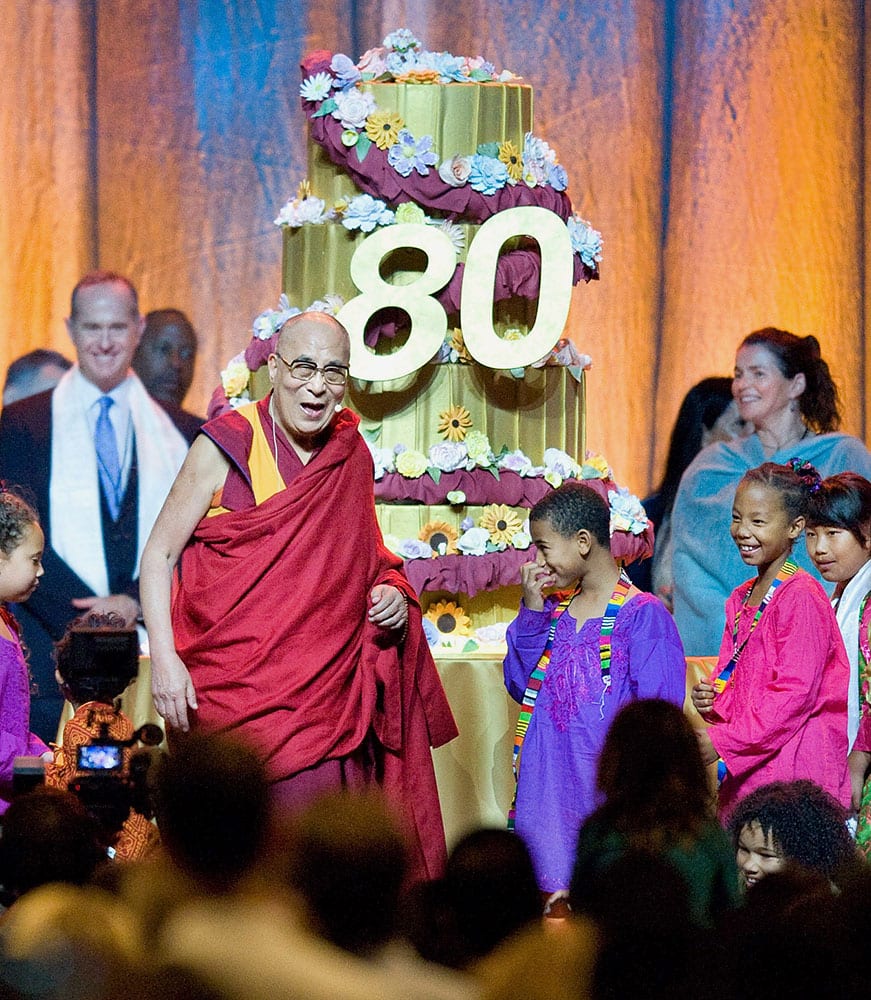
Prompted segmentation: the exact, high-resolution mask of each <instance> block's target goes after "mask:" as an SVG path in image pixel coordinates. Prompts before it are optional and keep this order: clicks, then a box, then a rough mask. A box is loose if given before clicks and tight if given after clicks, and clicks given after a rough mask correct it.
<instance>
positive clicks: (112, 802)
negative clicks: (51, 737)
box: [13, 624, 163, 836]
mask: <svg viewBox="0 0 871 1000" xmlns="http://www.w3.org/2000/svg"><path fill="white" fill-rule="evenodd" d="M57 656H58V670H59V673H60V674H61V677H62V678H63V686H64V689H65V691H66V692H68V697H71V698H72V699H73V700H74V701H76V702H79V703H83V702H87V701H95V702H97V703H101V704H103V705H105V706H106V709H108V711H109V712H110V713H114V712H115V711H117V710H114V709H112V708H111V707H110V706H111V705H112V703H113V702H114V700H115V698H117V697H118V696H119V695H120V694H121V693H122V692H123V691H124V689H125V688H126V687H127V686H128V684H129V683H130V682H131V681H132V680H133V679H134V678H135V677H136V675H137V673H138V670H139V638H138V635H137V632H136V630H135V629H132V628H116V627H107V626H102V625H91V624H84V625H79V624H74V625H73V626H72V627H71V628H70V630H69V632H68V633H67V636H66V638H65V639H64V640H63V642H62V643H61V644H59V646H58V654H57ZM94 712H95V715H96V714H97V713H99V722H97V723H96V725H95V728H97V729H98V732H97V733H96V734H95V735H94V736H93V737H92V738H91V740H90V741H88V742H86V743H83V744H81V745H80V746H78V747H77V750H76V753H77V758H76V762H75V763H76V772H75V775H74V777H73V778H72V780H71V781H70V783H69V785H68V788H69V790H70V791H71V792H73V793H74V794H75V795H77V796H78V798H79V799H80V800H81V802H82V803H83V805H84V806H85V807H86V808H87V809H88V811H89V812H90V813H91V814H92V815H93V816H94V817H95V819H97V821H98V822H99V823H100V825H101V826H102V828H103V829H104V830H105V831H106V833H107V835H110V836H111V835H112V834H114V833H117V831H118V830H119V829H120V828H121V826H122V824H123V823H124V820H125V819H126V818H127V816H128V815H129V813H130V810H131V808H132V809H134V810H135V811H136V812H138V813H141V814H142V815H144V816H146V817H150V816H151V815H152V812H153V810H152V807H151V801H150V794H149V789H148V780H147V778H148V770H149V767H150V764H151V751H150V749H148V748H150V747H155V746H157V745H158V744H160V743H161V742H162V741H163V731H162V730H161V729H160V727H159V726H156V725H154V724H152V723H146V724H145V725H144V726H140V727H139V729H137V730H136V731H135V732H134V733H133V734H132V735H131V736H130V738H129V739H124V740H119V739H114V738H113V737H112V736H111V734H110V729H111V728H112V719H110V720H109V721H106V711H105V710H100V709H99V707H98V706H95V708H94ZM89 728H90V725H89ZM139 744H143V745H144V746H142V747H138V745H139ZM44 779H45V770H44V766H43V762H42V761H41V759H40V758H38V757H37V758H31V757H19V758H16V760H15V765H14V772H13V791H14V792H15V793H16V794H18V793H20V792H21V791H25V790H26V789H27V788H30V787H32V786H33V785H35V784H39V783H41V782H42V781H44Z"/></svg>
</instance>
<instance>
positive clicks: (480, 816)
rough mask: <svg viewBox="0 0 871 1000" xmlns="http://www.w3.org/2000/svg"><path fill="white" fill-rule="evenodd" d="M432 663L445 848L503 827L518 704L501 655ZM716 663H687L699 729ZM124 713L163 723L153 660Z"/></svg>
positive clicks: (143, 665)
mask: <svg viewBox="0 0 871 1000" xmlns="http://www.w3.org/2000/svg"><path fill="white" fill-rule="evenodd" d="M435 662H436V665H437V667H438V671H439V674H440V676H441V679H442V684H443V685H444V688H445V692H446V693H447V696H448V701H449V702H450V704H451V708H452V709H453V712H454V716H455V717H456V720H457V726H458V728H459V730H460V735H459V736H458V737H457V738H456V739H455V740H453V741H452V742H451V743H448V744H447V745H446V746H443V747H439V748H438V749H437V750H434V751H433V762H434V764H435V772H436V781H437V782H438V788H439V798H440V800H441V807H442V817H443V819H444V824H445V837H446V839H447V842H448V847H449V848H450V847H451V846H452V845H453V844H455V843H456V842H457V841H458V840H459V839H460V837H462V836H463V835H464V834H465V833H467V832H469V831H470V830H473V829H475V828H477V827H480V826H502V825H503V824H504V823H505V818H506V816H507V813H508V807H509V805H510V804H511V797H512V794H513V791H514V778H513V775H512V773H511V747H512V744H513V742H514V727H515V725H516V722H517V714H518V711H519V706H518V705H516V704H515V703H514V702H513V701H512V700H511V698H509V697H508V694H507V692H506V691H505V688H504V686H503V683H502V654H501V653H482V652H475V653H459V652H445V651H440V650H437V651H436V652H435ZM715 664H716V657H690V658H688V659H687V701H686V703H685V705H684V710H685V711H686V712H687V714H688V716H689V717H690V719H691V721H692V722H693V725H694V726H698V727H703V726H704V723H703V722H702V720H701V718H700V717H699V716H698V714H697V713H696V712H695V710H694V709H693V707H692V704H691V702H690V700H689V692H690V691H691V689H692V686H693V684H694V683H695V682H696V680H697V679H698V678H699V677H701V676H707V675H708V674H710V672H711V670H712V668H713V665H715ZM121 708H122V710H123V711H124V712H125V713H126V714H127V715H128V716H129V717H130V719H131V720H132V721H133V725H134V726H141V725H142V724H143V723H145V722H155V723H157V724H158V725H162V724H163V720H162V719H161V718H160V716H159V715H158V714H157V712H156V711H155V708H154V703H153V702H152V700H151V661H150V660H149V659H148V658H147V657H142V658H141V659H140V661H139V676H138V678H137V679H136V680H135V681H134V682H133V683H132V684H131V685H130V687H128V689H127V690H126V691H125V693H124V696H123V698H122V699H121ZM71 715H72V709H71V708H70V707H69V706H66V709H65V711H64V715H63V718H62V720H61V727H60V731H59V732H62V731H63V725H64V723H65V722H66V720H67V719H68V718H69V717H70V716H71ZM58 739H60V735H59V736H58ZM715 773H716V772H715V770H714V771H713V772H712V779H714V780H715Z"/></svg>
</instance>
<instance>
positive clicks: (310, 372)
mask: <svg viewBox="0 0 871 1000" xmlns="http://www.w3.org/2000/svg"><path fill="white" fill-rule="evenodd" d="M275 356H276V357H277V358H278V360H279V361H281V362H282V363H283V364H285V365H286V366H287V370H288V371H289V372H290V377H291V378H295V379H296V380H297V382H308V381H310V380H311V379H313V378H314V377H315V374H316V373H317V372H320V373H321V375H322V376H323V379H324V382H326V383H327V385H344V384H345V383H346V382H347V381H348V369H347V367H345V366H344V365H327V367H326V368H318V366H317V365H313V364H312V363H311V362H310V361H287V360H286V359H285V358H283V357H282V356H281V355H280V354H279V353H278V351H276V352H275Z"/></svg>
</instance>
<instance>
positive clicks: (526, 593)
mask: <svg viewBox="0 0 871 1000" xmlns="http://www.w3.org/2000/svg"><path fill="white" fill-rule="evenodd" d="M530 533H531V535H532V540H533V541H534V542H535V545H536V547H537V549H538V556H537V558H536V560H535V562H529V563H526V564H525V565H524V566H523V567H522V568H521V583H522V587H523V603H522V604H521V607H520V612H519V614H518V616H517V618H516V619H515V620H514V621H513V622H512V623H511V625H510V626H509V628H508V634H507V637H506V638H507V641H508V654H507V656H506V657H505V663H504V676H505V686H506V687H507V688H508V692H509V694H510V695H511V697H512V698H514V700H515V701H518V702H521V703H522V704H524V708H523V709H522V711H521V719H523V716H524V714H525V713H530V714H529V717H528V729H527V731H526V733H525V737H523V738H522V767H521V766H520V765H521V755H520V754H519V752H518V756H517V758H516V764H515V770H516V773H517V779H518V781H517V799H516V804H515V809H514V827H515V829H516V831H517V833H518V834H519V835H520V836H522V837H523V839H524V840H525V841H526V843H527V845H528V847H529V849H530V852H531V854H532V859H533V863H534V865H535V870H536V876H537V879H538V884H539V888H540V889H541V890H542V892H544V893H546V894H548V895H554V894H564V893H565V892H566V890H567V889H568V886H569V882H570V880H571V874H572V865H573V861H574V855H575V847H576V844H577V839H578V830H579V829H580V826H581V823H582V822H583V821H584V820H585V819H586V817H587V816H589V814H590V813H592V812H593V810H594V809H595V808H596V807H597V806H598V805H599V804H600V801H601V799H600V795H599V792H598V791H597V788H596V767H597V764H598V758H599V753H600V751H601V749H602V745H603V743H604V741H605V735H606V734H607V732H608V727H609V726H610V724H611V720H612V719H613V718H614V716H615V715H616V714H617V712H618V711H619V710H620V709H621V708H622V707H623V705H625V704H626V703H627V702H630V701H633V700H635V699H637V698H662V699H664V700H666V701H670V702H672V703H673V704H675V705H678V706H681V705H682V704H683V701H684V696H685V683H686V681H685V677H686V663H685V659H684V652H683V647H682V646H681V642H680V638H679V637H678V634H677V629H676V628H675V625H674V622H673V621H672V618H671V615H670V614H669V613H668V611H666V609H665V607H664V606H663V604H662V603H661V602H660V601H659V600H658V599H657V598H656V597H654V596H653V595H651V594H645V593H642V592H640V591H639V590H638V589H637V588H636V587H634V586H632V584H631V581H630V580H629V578H628V577H627V576H626V574H625V572H624V571H623V569H622V567H621V566H620V565H619V563H618V562H617V560H616V559H615V558H614V556H613V555H612V544H611V534H610V510H609V506H608V503H607V501H606V500H604V499H603V497H602V496H601V495H600V493H599V492H597V491H596V490H595V489H593V488H592V487H591V486H589V485H585V484H583V483H567V484H565V485H563V486H561V487H560V488H559V489H557V490H554V491H553V492H552V493H549V494H548V495H547V496H546V497H545V498H544V499H543V500H541V501H540V502H539V503H538V504H536V505H535V507H534V508H533V510H532V513H531V514H530ZM615 534H616V532H615ZM551 588H553V589H554V590H555V591H556V592H553V593H550V594H549V596H545V591H547V590H550V589H551ZM563 612H566V613H563ZM542 673H543V676H541V675H542ZM536 686H538V688H539V689H538V694H537V695H535V694H534V693H533V694H531V691H532V692H534V690H535V688H536ZM530 700H533V701H534V712H532V711H531V709H529V707H528V706H529V701H530ZM515 748H516V749H517V741H515Z"/></svg>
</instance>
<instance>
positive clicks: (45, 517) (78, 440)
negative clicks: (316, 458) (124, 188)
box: [0, 271, 188, 739]
mask: <svg viewBox="0 0 871 1000" xmlns="http://www.w3.org/2000/svg"><path fill="white" fill-rule="evenodd" d="M66 323H67V330H68V331H69V334H70V337H71V338H72V341H73V345H74V347H75V350H76V357H77V364H76V365H75V366H74V367H73V368H72V369H70V371H68V372H67V373H66V374H65V375H64V376H63V378H62V379H61V380H60V382H59V383H58V384H57V386H56V387H55V388H54V389H52V390H50V391H48V392H43V393H39V394H38V395H36V396H32V397H30V398H29V399H23V400H21V401H19V402H17V403H13V404H12V405H11V406H8V407H5V408H4V410H3V412H2V414H0V478H2V479H3V480H5V482H6V483H7V484H8V485H9V486H10V487H12V488H15V487H18V488H19V491H20V492H21V493H22V494H23V495H24V496H25V497H26V498H27V499H29V500H30V501H31V502H32V503H33V504H34V506H35V507H36V509H37V511H38V513H39V516H40V520H41V522H42V527H43V530H44V532H45V536H46V549H45V554H44V556H43V565H44V567H45V576H44V577H43V580H42V582H41V585H40V587H39V589H38V590H37V591H36V593H35V594H34V595H33V597H31V599H30V600H29V601H28V602H27V603H26V604H21V605H18V606H17V607H16V609H15V613H16V616H17V618H18V620H19V622H20V624H21V626H22V630H23V638H24V641H25V643H26V645H27V647H28V648H29V650H30V661H29V662H30V669H31V674H32V676H33V681H34V683H35V692H34V698H33V701H32V710H31V727H32V729H33V731H34V732H37V733H39V734H40V735H41V736H42V737H43V738H44V739H53V738H54V736H55V734H56V730H57V724H58V720H59V717H60V709H61V706H62V699H61V696H60V693H59V691H58V688H57V684H56V683H55V679H54V665H53V660H52V644H53V642H54V641H56V640H57V639H59V638H60V637H61V636H62V635H63V633H64V631H65V629H66V627H67V625H68V624H69V622H70V621H71V620H72V619H73V618H75V617H76V616H77V615H79V614H81V613H83V612H86V611H94V612H97V613H100V614H107V613H110V612H115V613H116V614H118V615H120V617H121V618H122V619H123V620H124V621H125V622H126V623H128V624H133V623H134V622H136V621H137V620H138V619H139V618H140V608H139V580H138V576H139V557H140V555H141V553H142V549H143V548H144V546H145V542H146V540H147V536H148V533H149V532H150V530H151V525H152V524H153V522H154V520H155V518H156V516H157V513H158V512H159V510H160V507H161V506H162V504H163V500H164V499H165V497H166V494H167V493H168V491H169V488H170V486H171V485H172V482H173V479H174V477H175V474H176V472H177V471H178V468H179V467H180V465H181V463H182V461H183V459H184V455H185V453H186V451H187V444H188V442H187V441H186V440H185V438H184V437H183V436H182V434H181V433H180V432H179V430H178V429H177V428H176V427H175V426H174V425H173V423H172V421H171V420H170V418H169V417H168V416H167V414H166V413H165V412H164V410H163V409H162V408H161V407H160V406H158V404H157V403H155V402H154V400H153V399H151V397H150V396H149V395H148V394H147V392H146V391H145V389H144V387H143V385H142V383H141V382H140V381H139V379H138V378H137V377H136V375H135V374H133V372H132V371H131V370H130V363H131V360H132V358H133V354H134V351H135V350H136V346H137V344H138V343H139V339H140V337H141V336H142V330H143V326H144V320H143V318H142V316H141V315H140V312H139V305H138V298H137V295H136V290H135V288H134V287H133V285H132V284H131V283H130V281H129V280H128V279H127V278H125V277H123V276H121V275H118V274H114V273H111V272H105V271H101V272H94V273H92V274H89V275H86V276H85V277H84V278H82V280H81V281H80V282H79V283H78V284H77V285H76V287H75V289H74V290H73V294H72V301H71V308H70V316H69V319H68V320H67V321H66ZM107 448H108V449H109V451H107V450H106V449H107Z"/></svg>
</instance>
